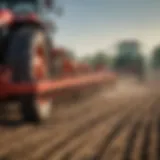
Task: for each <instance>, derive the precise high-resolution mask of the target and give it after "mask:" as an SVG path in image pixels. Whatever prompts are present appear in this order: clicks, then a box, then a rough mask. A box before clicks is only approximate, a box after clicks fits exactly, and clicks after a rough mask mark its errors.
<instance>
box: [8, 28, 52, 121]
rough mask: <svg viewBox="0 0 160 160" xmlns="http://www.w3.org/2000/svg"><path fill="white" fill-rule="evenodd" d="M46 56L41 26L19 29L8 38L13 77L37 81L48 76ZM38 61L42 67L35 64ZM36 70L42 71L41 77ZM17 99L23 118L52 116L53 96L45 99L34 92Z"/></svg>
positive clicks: (33, 119)
mask: <svg viewBox="0 0 160 160" xmlns="http://www.w3.org/2000/svg"><path fill="white" fill-rule="evenodd" d="M38 49H39V50H38ZM42 56H43V57H42ZM49 56H50V54H49V48H48V45H47V41H46V36H45V32H44V31H43V30H41V29H38V28H20V29H18V30H17V31H16V32H15V33H13V34H12V37H11V39H10V41H9V46H8V52H7V58H6V63H7V64H8V65H10V66H11V67H12V69H13V72H14V73H13V81H14V82H16V83H21V82H27V83H37V82H40V81H41V80H44V79H49V78H50V73H51V71H50V64H51V63H50V57H49ZM42 61H43V63H42ZM39 63H40V64H41V65H39V66H41V67H39V66H38V65H37V64H39ZM42 64H45V65H44V66H43V65H42ZM42 66H43V67H42ZM38 67H39V68H38ZM44 68H45V69H44ZM38 69H39V70H40V71H39V73H38ZM43 70H44V71H43ZM40 73H41V74H40ZM38 74H39V75H41V78H39V77H40V76H39V77H38ZM37 77H38V78H39V79H38V78H37ZM42 101H43V102H42ZM20 102H21V112H22V114H23V117H24V120H25V121H30V122H38V123H40V122H45V121H46V120H48V119H49V117H50V116H51V110H52V97H47V98H45V99H44V98H42V97H40V96H38V95H37V94H35V93H34V94H29V95H22V96H21V97H20Z"/></svg>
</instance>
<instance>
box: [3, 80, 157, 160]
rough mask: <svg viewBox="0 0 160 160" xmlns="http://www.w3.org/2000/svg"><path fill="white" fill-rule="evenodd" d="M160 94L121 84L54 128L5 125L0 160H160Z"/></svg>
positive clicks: (69, 109) (61, 110)
mask: <svg viewBox="0 0 160 160" xmlns="http://www.w3.org/2000/svg"><path fill="white" fill-rule="evenodd" d="M159 105H160V94H159V93H158V92H156V91H155V88H154V89H152V88H151V87H149V86H146V85H140V84H136V83H134V82H132V83H131V82H128V81H124V80H123V81H120V82H118V83H117V86H116V88H115V89H110V90H104V91H102V92H101V93H99V95H94V96H93V97H91V98H89V99H88V100H85V102H79V104H78V103H77V104H72V105H68V106H65V107H63V106H61V107H58V108H57V109H56V110H55V111H54V113H53V117H52V119H51V121H50V123H49V124H47V125H41V126H34V125H32V124H19V123H9V122H8V123H5V124H4V123H1V124H0V160H1V159H4V160H159V159H160V136H159V131H160V120H159V118H160V110H159Z"/></svg>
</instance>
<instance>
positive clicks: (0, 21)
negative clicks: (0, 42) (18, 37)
mask: <svg viewBox="0 0 160 160" xmlns="http://www.w3.org/2000/svg"><path fill="white" fill-rule="evenodd" d="M13 19H14V15H13V14H12V12H11V11H10V10H8V9H1V10H0V26H2V25H7V24H9V23H11V22H12V21H13Z"/></svg>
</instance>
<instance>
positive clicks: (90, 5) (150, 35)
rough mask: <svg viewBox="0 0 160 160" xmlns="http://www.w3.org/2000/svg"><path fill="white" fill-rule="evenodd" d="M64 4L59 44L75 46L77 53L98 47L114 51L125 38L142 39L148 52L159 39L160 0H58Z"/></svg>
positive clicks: (80, 53) (90, 52) (58, 20)
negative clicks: (119, 41)
mask: <svg viewBox="0 0 160 160" xmlns="http://www.w3.org/2000/svg"><path fill="white" fill-rule="evenodd" d="M57 1H58V3H59V4H60V5H61V4H62V6H63V7H64V9H65V12H64V15H63V17H61V18H58V19H57V18H56V23H57V25H58V27H59V30H58V33H56V40H55V41H56V44H58V45H64V46H67V47H69V48H71V49H73V50H74V51H75V52H76V53H77V54H78V55H84V54H92V53H93V52H95V51H96V50H99V49H104V50H105V51H108V52H110V53H111V54H112V53H113V52H114V45H115V43H116V42H117V41H118V40H121V39H124V38H137V39H139V40H140V41H142V50H143V52H144V53H146V54H149V52H150V51H151V50H152V47H154V46H155V45H156V44H158V43H160V0H57Z"/></svg>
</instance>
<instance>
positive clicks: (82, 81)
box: [0, 72, 115, 98]
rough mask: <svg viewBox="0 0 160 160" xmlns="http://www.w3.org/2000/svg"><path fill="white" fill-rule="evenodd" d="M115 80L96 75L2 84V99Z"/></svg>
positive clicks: (103, 74)
mask: <svg viewBox="0 0 160 160" xmlns="http://www.w3.org/2000/svg"><path fill="white" fill-rule="evenodd" d="M113 79H115V75H113V74H111V73H108V74H106V73H104V72H100V73H94V74H91V75H87V76H80V77H73V78H65V79H61V80H52V81H49V80H48V81H43V82H37V83H33V84H31V83H20V84H12V83H0V97H1V98H4V97H7V96H11V95H21V94H27V93H37V94H43V93H45V92H49V91H57V90H61V89H67V88H72V87H78V86H85V85H92V84H95V85H96V84H100V83H107V82H110V81H112V80H113Z"/></svg>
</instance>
